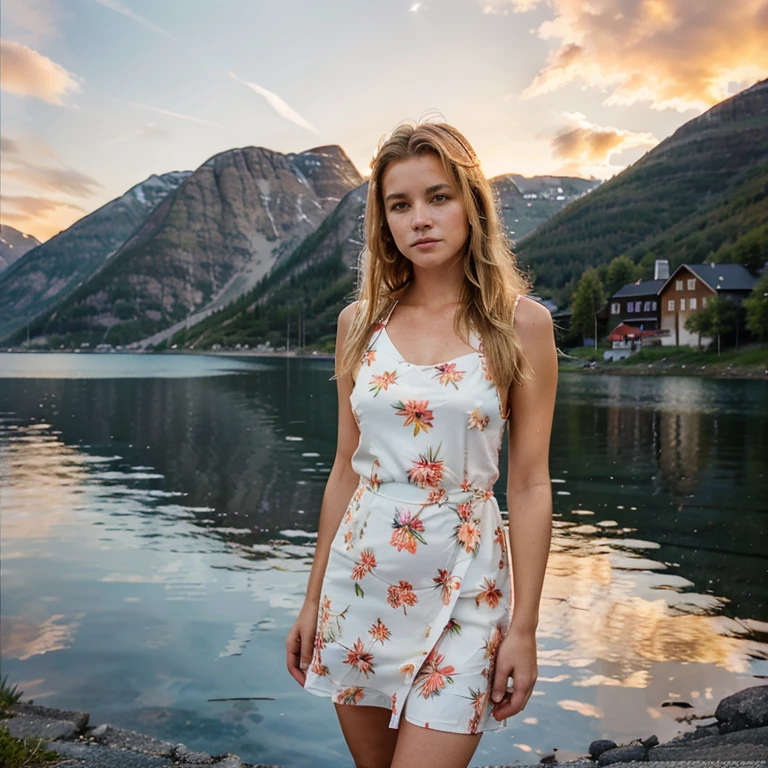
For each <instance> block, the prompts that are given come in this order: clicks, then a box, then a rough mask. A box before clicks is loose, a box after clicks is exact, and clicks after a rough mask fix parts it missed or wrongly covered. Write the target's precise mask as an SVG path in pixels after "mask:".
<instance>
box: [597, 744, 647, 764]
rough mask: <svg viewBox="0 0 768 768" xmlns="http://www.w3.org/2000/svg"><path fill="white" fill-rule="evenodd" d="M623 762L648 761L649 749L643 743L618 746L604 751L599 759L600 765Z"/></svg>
mask: <svg viewBox="0 0 768 768" xmlns="http://www.w3.org/2000/svg"><path fill="white" fill-rule="evenodd" d="M622 762H648V750H647V749H646V748H645V747H644V746H643V745H642V744H632V745H631V746H628V747H616V749H609V750H608V751H607V752H603V754H602V755H600V757H599V758H598V760H597V763H598V765H615V764H616V763H622Z"/></svg>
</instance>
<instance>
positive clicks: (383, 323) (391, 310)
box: [381, 299, 398, 325]
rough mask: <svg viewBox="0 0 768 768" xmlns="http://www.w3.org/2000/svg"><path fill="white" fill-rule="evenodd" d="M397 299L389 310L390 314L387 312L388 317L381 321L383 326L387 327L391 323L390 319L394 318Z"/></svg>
mask: <svg viewBox="0 0 768 768" xmlns="http://www.w3.org/2000/svg"><path fill="white" fill-rule="evenodd" d="M397 301H398V300H397V299H395V300H394V301H393V302H392V306H391V307H390V308H389V312H387V316H386V317H385V318H384V319H383V320H382V321H381V324H382V325H386V324H387V323H388V322H389V318H390V317H392V313H393V312H394V311H395V307H396V306H397Z"/></svg>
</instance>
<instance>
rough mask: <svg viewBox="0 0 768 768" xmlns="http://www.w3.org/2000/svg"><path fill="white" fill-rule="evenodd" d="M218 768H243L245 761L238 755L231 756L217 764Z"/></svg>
mask: <svg viewBox="0 0 768 768" xmlns="http://www.w3.org/2000/svg"><path fill="white" fill-rule="evenodd" d="M216 767H217V768H243V761H242V760H241V759H240V758H239V757H238V756H237V755H230V756H229V757H225V758H224V759H223V760H221V761H220V762H218V763H216Z"/></svg>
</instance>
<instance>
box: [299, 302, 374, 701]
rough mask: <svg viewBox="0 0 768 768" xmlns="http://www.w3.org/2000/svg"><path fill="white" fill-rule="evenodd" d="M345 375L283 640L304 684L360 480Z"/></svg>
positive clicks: (348, 313)
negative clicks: (299, 586) (292, 616)
mask: <svg viewBox="0 0 768 768" xmlns="http://www.w3.org/2000/svg"><path fill="white" fill-rule="evenodd" d="M354 313H355V304H354V303H353V304H350V305H349V306H347V307H344V309H343V310H342V311H341V313H340V314H339V321H338V325H337V330H336V361H337V365H338V362H339V361H340V360H341V356H342V354H343V352H344V343H345V341H346V338H347V333H348V332H349V327H350V325H351V322H352V318H353V316H354ZM353 383H354V382H353V381H352V377H351V376H350V375H349V374H345V375H344V376H340V377H339V378H338V379H337V380H336V391H337V393H338V400H339V417H338V434H337V438H336V457H335V459H334V462H333V467H332V468H331V472H330V474H329V476H328V481H327V483H326V485H325V491H324V493H323V501H322V504H321V506H320V523H319V526H318V533H317V543H316V546H315V557H314V560H313V562H312V570H311V571H310V574H309V582H308V584H307V594H306V597H305V598H304V605H303V606H302V608H301V611H300V612H299V616H298V618H297V619H296V622H295V623H294V625H293V627H291V630H290V632H289V633H288V637H287V638H286V643H285V644H286V664H287V666H288V671H289V672H290V673H291V675H292V676H293V678H294V679H295V680H296V681H297V682H298V683H300V684H301V685H302V686H303V685H304V680H305V678H306V675H305V670H306V669H307V668H308V667H309V663H310V661H311V659H312V650H313V644H314V639H315V630H316V625H317V609H318V605H319V602H320V590H321V589H322V584H323V576H324V575H325V568H326V565H327V564H328V555H329V553H330V548H331V542H332V541H333V537H334V536H335V534H336V531H337V530H338V528H339V523H340V522H341V518H342V516H343V515H344V511H345V510H346V508H347V505H348V504H349V501H350V499H351V498H352V495H353V494H354V492H355V489H356V488H357V485H358V482H359V480H360V478H359V476H358V475H357V473H356V472H355V471H354V470H353V469H352V454H353V453H354V452H355V450H356V449H357V446H358V443H359V440H360V431H359V429H358V427H357V422H356V421H355V417H354V416H353V414H352V407H351V405H350V402H349V396H350V394H351V392H352V387H353Z"/></svg>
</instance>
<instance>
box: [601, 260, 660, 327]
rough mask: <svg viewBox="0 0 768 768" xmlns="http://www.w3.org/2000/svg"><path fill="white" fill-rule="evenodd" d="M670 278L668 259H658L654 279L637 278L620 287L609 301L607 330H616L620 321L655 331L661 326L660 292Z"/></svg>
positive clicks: (654, 269)
mask: <svg viewBox="0 0 768 768" xmlns="http://www.w3.org/2000/svg"><path fill="white" fill-rule="evenodd" d="M668 277H669V262H668V261H667V260H666V259H656V263H655V264H654V268H653V280H638V281H637V282H634V283H627V284H626V285H624V286H622V287H621V288H619V290H618V291H616V293H614V294H613V296H611V299H610V301H609V302H608V330H609V331H611V330H613V329H614V328H616V326H618V325H619V324H620V323H627V324H629V325H631V326H633V327H635V328H638V329H639V330H641V331H655V330H657V329H658V328H660V327H661V305H660V303H659V291H660V290H661V289H662V287H663V286H664V283H666V281H667V278H668ZM603 317H605V315H603Z"/></svg>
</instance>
